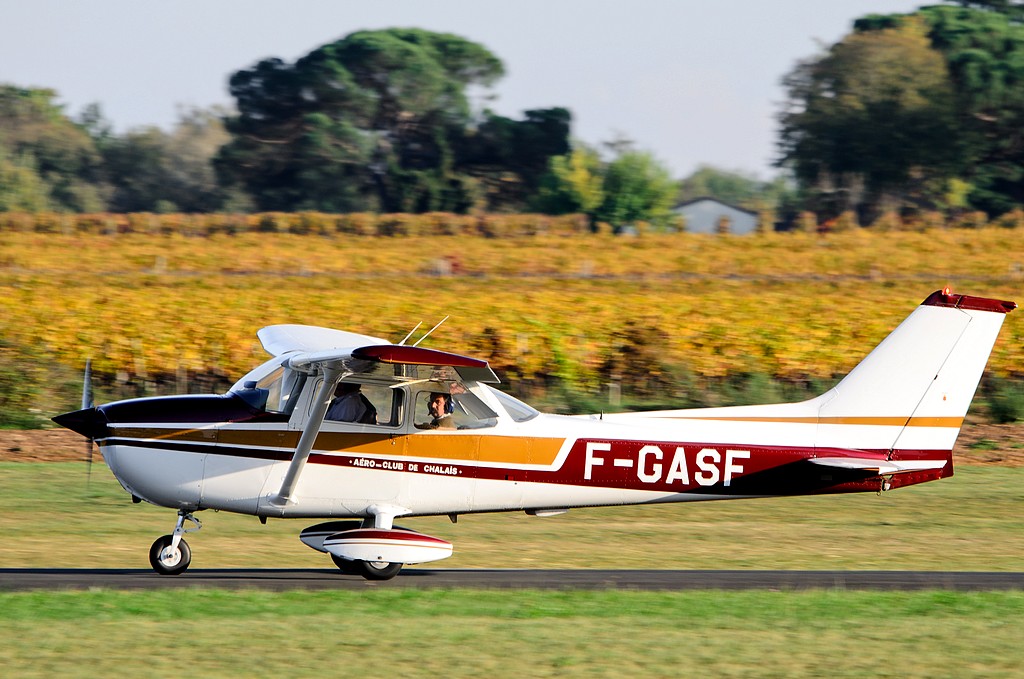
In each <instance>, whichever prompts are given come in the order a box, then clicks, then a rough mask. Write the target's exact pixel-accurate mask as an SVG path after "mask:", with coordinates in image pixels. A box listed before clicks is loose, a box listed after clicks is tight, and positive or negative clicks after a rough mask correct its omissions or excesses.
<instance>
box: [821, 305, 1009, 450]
mask: <svg viewBox="0 0 1024 679" xmlns="http://www.w3.org/2000/svg"><path fill="white" fill-rule="evenodd" d="M1015 308H1017V305H1016V304H1015V303H1014V302H1004V301H1000V300H995V299H986V298H983V297H969V296H967V295H956V294H951V293H950V292H949V289H948V288H947V289H946V290H940V291H937V292H934V293H932V294H931V295H930V296H929V297H928V298H927V299H926V300H924V302H922V303H921V306H919V307H918V308H917V309H915V310H914V312H913V313H911V314H910V316H909V317H907V319H906V320H905V321H903V323H901V324H900V325H899V327H897V328H896V329H895V330H894V331H893V332H892V333H891V334H890V335H889V336H888V337H887V338H885V339H884V340H883V341H882V343H881V344H879V345H878V346H877V347H876V348H875V350H874V351H872V352H871V353H870V354H869V355H868V356H867V357H866V358H865V359H864V360H863V361H861V363H860V364H858V365H857V367H855V368H854V369H853V371H852V372H850V374H849V375H847V376H846V377H845V378H844V379H843V380H842V381H841V382H840V383H839V384H837V385H836V386H835V387H834V388H833V389H831V390H830V391H828V392H827V393H825V394H824V395H822V396H821V397H819V398H818V399H815V400H816V401H817V402H818V405H819V410H818V436H817V444H818V445H819V446H823V445H824V446H828V445H844V446H849V445H850V433H851V432H850V428H849V427H834V428H833V427H832V426H831V425H850V424H861V425H869V426H866V427H864V428H863V429H862V430H861V436H858V437H857V438H859V439H861V440H860V441H859V442H858V444H857V447H863V448H872V449H876V450H878V449H889V450H895V449H902V450H951V449H952V447H953V444H954V443H955V441H956V437H957V434H958V433H959V432H960V426H961V424H962V423H963V419H964V416H965V415H966V414H967V408H968V407H969V406H970V404H971V400H972V399H973V398H974V392H975V390H976V389H977V387H978V382H979V381H980V380H981V374H982V371H983V370H984V368H985V363H986V362H987V361H988V357H989V354H990V353H991V351H992V345H993V344H994V343H995V341H996V336H997V335H998V333H999V328H1000V326H1002V323H1003V318H1004V317H1005V316H1006V314H1007V313H1009V312H1010V311H1012V310H1013V309H1015ZM870 425H887V426H870ZM897 427H898V428H897ZM858 429H859V428H858ZM830 430H831V431H830ZM840 430H842V431H840ZM894 431H895V432H896V435H895V437H893V432H894ZM833 434H834V435H835V436H836V441H835V443H834V444H833V443H832V442H831V441H830V440H829V439H831V438H832V435H833Z"/></svg>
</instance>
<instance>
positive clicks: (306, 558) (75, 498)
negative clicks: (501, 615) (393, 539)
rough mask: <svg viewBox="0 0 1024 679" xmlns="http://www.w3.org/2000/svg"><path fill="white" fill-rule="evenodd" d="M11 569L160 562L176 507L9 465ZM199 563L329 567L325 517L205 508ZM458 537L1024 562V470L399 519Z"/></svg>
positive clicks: (953, 566) (3, 545)
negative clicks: (320, 544) (843, 490)
mask: <svg viewBox="0 0 1024 679" xmlns="http://www.w3.org/2000/svg"><path fill="white" fill-rule="evenodd" d="M0 489H2V491H3V492H2V493H0V538H2V542H0V567H7V568H10V567H50V568H69V567H82V568H148V567H149V563H148V556H147V555H148V550H149V546H150V544H151V543H152V542H153V540H155V539H156V538H157V537H158V536H160V535H163V534H166V533H169V532H170V531H171V529H172V528H173V526H174V519H175V513H174V512H173V511H172V510H169V509H163V508H158V507H153V506H151V505H147V504H139V505H133V504H131V501H130V498H129V496H128V495H127V494H126V493H125V492H124V491H123V490H122V489H121V487H120V486H119V485H118V484H117V482H116V481H115V480H114V479H113V477H112V476H111V474H110V473H109V471H108V470H107V469H106V467H105V466H104V465H102V464H96V465H94V467H93V473H92V484H91V486H90V488H89V489H88V490H87V488H86V469H85V466H84V464H82V463H47V464H19V463H4V464H0ZM198 516H199V518H200V519H201V520H202V521H203V525H204V527H203V530H202V531H200V532H199V533H195V534H190V535H189V536H188V538H187V539H188V541H189V544H190V545H191V547H192V553H193V560H192V567H193V568H231V567H264V568H328V567H331V564H330V561H329V559H328V558H327V557H326V556H324V555H323V554H320V553H318V552H315V551H313V550H311V549H309V548H308V547H306V546H305V545H303V544H302V543H301V542H299V540H298V533H299V531H300V530H301V529H302V528H304V527H305V526H308V525H312V524H313V523H316V521H314V520H274V519H271V520H270V521H269V522H268V524H267V525H266V526H262V525H260V523H259V521H258V520H256V518H255V517H251V516H239V515H235V514H228V513H224V512H220V513H215V512H201V513H200V514H199V515H198ZM400 523H401V524H402V525H407V526H409V527H411V528H415V529H417V530H422V531H424V532H427V533H431V534H434V535H438V536H440V537H443V538H445V539H448V540H451V541H452V542H453V543H454V544H455V556H453V557H452V558H451V559H448V560H446V561H442V562H438V563H437V564H435V565H436V566H437V567H446V568H654V569H675V568H687V569H688V568H752V569H777V568H781V569H832V568H838V569H859V570H865V569H894V570H901V569H927V570H997V571H998V570H1002V571H1017V570H1020V569H1021V555H1022V554H1024V469H1021V468H1000V467H961V468H958V469H957V470H956V475H955V476H954V477H953V478H951V479H944V480H942V481H937V482H934V483H928V484H922V485H920V486H914V487H911V488H905V489H900V490H896V491H890V492H888V493H883V494H882V495H881V496H878V495H876V494H873V493H865V494H857V495H843V496H821V497H797V498H778V499H765V500H739V501H731V502H700V503H691V504H683V505H679V504H676V505H660V506H647V507H618V508H601V509H580V510H572V511H570V512H569V513H568V514H565V515H561V516H556V517H550V518H537V517H528V516H526V515H525V514H522V513H512V514H490V515H475V516H474V515H470V516H463V517H461V518H460V519H459V522H458V524H455V525H453V524H451V523H450V522H449V521H448V520H447V519H446V518H443V517H430V518H412V519H407V520H404V521H400Z"/></svg>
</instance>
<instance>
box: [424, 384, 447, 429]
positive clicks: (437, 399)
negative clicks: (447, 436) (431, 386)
mask: <svg viewBox="0 0 1024 679" xmlns="http://www.w3.org/2000/svg"><path fill="white" fill-rule="evenodd" d="M427 399H428V400H427V412H429V413H430V417H431V420H430V422H424V423H417V425H416V428H417V429H455V421H454V420H453V419H452V413H453V412H455V404H454V403H453V402H452V396H451V394H445V393H442V392H439V391H433V392H431V393H430V396H428V397H427Z"/></svg>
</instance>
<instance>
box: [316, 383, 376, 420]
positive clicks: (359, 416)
mask: <svg viewBox="0 0 1024 679" xmlns="http://www.w3.org/2000/svg"><path fill="white" fill-rule="evenodd" d="M324 419H325V420H336V421H338V422H359V423H361V424H377V409H376V408H375V407H374V406H373V404H372V403H370V399H368V398H366V396H365V395H364V394H363V392H361V391H360V390H359V385H358V384H356V383H354V382H340V383H338V386H337V388H336V389H335V390H334V400H333V401H331V405H330V407H329V408H328V409H327V415H325V416H324Z"/></svg>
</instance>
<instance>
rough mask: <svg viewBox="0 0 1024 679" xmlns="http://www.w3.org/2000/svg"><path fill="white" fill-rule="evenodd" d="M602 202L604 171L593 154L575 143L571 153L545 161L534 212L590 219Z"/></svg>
mask: <svg viewBox="0 0 1024 679" xmlns="http://www.w3.org/2000/svg"><path fill="white" fill-rule="evenodd" d="M603 202H604V168H603V167H602V165H601V156H600V155H599V154H598V153H597V151H595V150H594V149H592V148H589V147H587V146H586V145H584V144H582V143H577V144H576V147H575V148H574V149H573V150H572V152H571V153H568V154H565V155H561V156H552V157H551V158H550V159H549V161H548V173H547V174H546V175H545V176H544V178H543V179H542V180H541V184H540V190H539V191H538V196H537V199H536V201H535V209H537V210H539V211H540V212H544V213H547V214H556V215H561V214H572V213H577V212H578V213H582V214H586V215H589V216H590V217H591V218H593V216H594V214H595V213H596V212H597V208H598V207H600V205H601V203H603Z"/></svg>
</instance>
